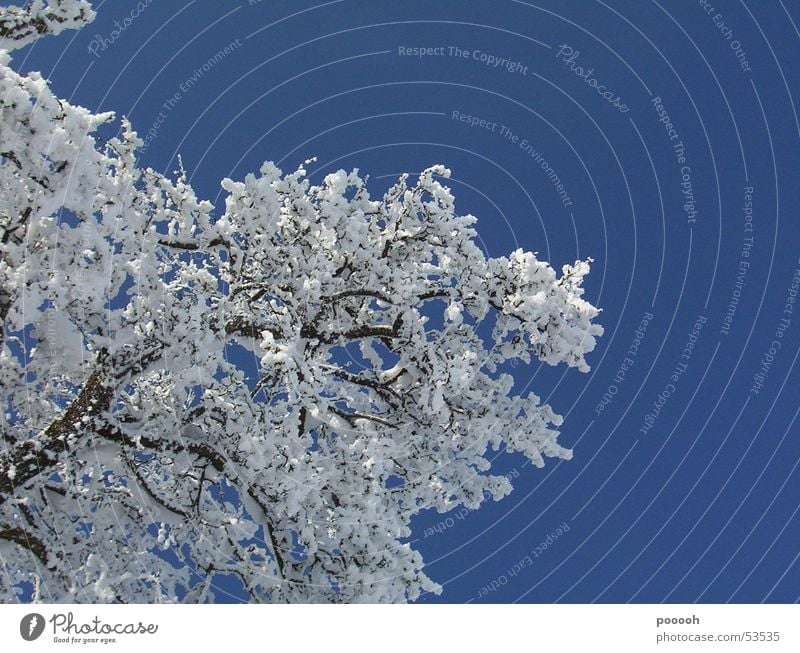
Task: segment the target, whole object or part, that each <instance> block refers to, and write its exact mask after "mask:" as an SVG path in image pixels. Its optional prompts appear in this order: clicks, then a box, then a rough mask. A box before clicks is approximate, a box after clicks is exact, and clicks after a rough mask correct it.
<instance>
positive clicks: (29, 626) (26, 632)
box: [19, 612, 44, 642]
mask: <svg viewBox="0 0 800 653" xmlns="http://www.w3.org/2000/svg"><path fill="white" fill-rule="evenodd" d="M43 632H44V617H43V616H42V615H40V614H37V613H36V612H31V613H30V614H26V615H25V616H24V617H22V621H20V622H19V634H20V635H22V639H24V640H25V641H26V642H32V641H33V640H35V639H37V638H38V637H39V635H41V634H42V633H43Z"/></svg>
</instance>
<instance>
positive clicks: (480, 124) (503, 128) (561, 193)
mask: <svg viewBox="0 0 800 653" xmlns="http://www.w3.org/2000/svg"><path fill="white" fill-rule="evenodd" d="M450 118H451V119H452V120H456V121H458V122H463V123H465V124H467V125H469V126H470V127H475V128H477V129H485V130H487V131H490V132H492V133H493V134H497V135H499V136H500V137H502V138H503V139H505V140H506V141H508V142H509V143H511V144H512V145H516V146H517V147H519V148H520V149H521V150H522V151H523V152H525V154H527V155H528V156H529V157H530V158H531V159H533V161H534V162H535V163H536V164H537V165H538V166H539V167H540V168H541V169H542V172H544V174H545V176H546V177H547V179H548V180H549V181H550V183H551V184H552V185H553V188H554V189H555V191H556V192H557V193H558V197H559V199H560V200H561V205H562V206H563V207H564V208H568V207H570V206H572V199H571V198H570V196H569V193H567V190H566V188H565V187H564V184H563V183H562V181H561V178H560V177H559V176H558V175H557V174H556V172H555V170H553V166H551V165H550V163H549V162H548V161H547V159H546V158H544V157H543V156H542V154H541V153H540V152H539V150H538V149H536V148H535V147H534V146H533V144H532V143H530V142H529V141H528V139H527V138H521V137H520V136H519V135H518V134H517V133H515V132H514V130H512V129H511V127H509V126H508V125H503V124H501V123H499V122H497V121H494V120H489V119H487V118H482V117H480V116H475V115H471V114H468V113H465V112H463V111H461V110H459V109H454V110H453V111H452V112H451V113H450Z"/></svg>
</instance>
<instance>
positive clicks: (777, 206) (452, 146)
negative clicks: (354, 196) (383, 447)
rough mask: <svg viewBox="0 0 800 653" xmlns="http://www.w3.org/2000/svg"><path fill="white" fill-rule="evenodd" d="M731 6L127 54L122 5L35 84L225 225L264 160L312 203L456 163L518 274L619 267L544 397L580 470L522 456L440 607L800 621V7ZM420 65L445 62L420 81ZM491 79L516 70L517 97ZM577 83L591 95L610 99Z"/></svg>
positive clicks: (395, 7) (474, 525)
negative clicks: (567, 266) (586, 350)
mask: <svg viewBox="0 0 800 653" xmlns="http://www.w3.org/2000/svg"><path fill="white" fill-rule="evenodd" d="M712 4H713V8H712V5H711V4H708V3H704V2H695V1H689V0H686V1H672V2H666V1H661V2H654V1H650V0H647V1H642V2H638V1H637V2H634V1H632V0H631V1H627V2H608V3H604V2H600V1H599V0H597V1H594V0H585V1H580V2H579V1H577V0H573V1H569V2H554V1H545V0H542V1H541V2H537V3H535V6H534V3H523V2H513V1H511V0H492V1H491V2H490V1H489V0H486V1H477V0H476V1H463V2H456V1H443V2H430V1H428V0H426V1H424V2H423V1H410V2H409V1H403V2H370V3H366V2H356V1H355V0H339V1H336V2H327V3H320V2H315V3H309V2H296V1H292V2H290V1H289V0H264V1H263V2H259V3H250V2H248V0H235V1H233V0H226V1H224V2H220V1H219V0H195V1H193V2H184V0H171V1H167V0H152V1H151V3H150V4H149V6H147V8H146V9H145V10H144V11H143V12H142V13H141V15H139V16H138V17H136V18H135V20H133V21H132V22H131V24H130V26H129V27H128V28H127V29H125V30H124V31H123V32H121V33H120V34H119V35H118V38H116V39H115V40H113V42H111V39H112V30H114V21H115V20H117V21H120V22H122V21H123V20H124V19H125V17H126V16H131V15H132V12H133V13H136V5H137V3H136V2H134V1H133V0H124V1H123V0H114V2H110V1H106V2H96V3H95V7H96V9H97V10H98V18H97V20H96V21H95V23H94V24H93V25H92V26H90V27H89V28H88V29H85V30H83V31H81V32H78V33H65V34H63V35H62V36H60V37H58V38H56V39H47V40H44V41H42V42H40V43H39V44H37V45H35V46H34V47H33V48H29V49H26V50H24V51H20V52H18V53H16V54H15V57H14V58H15V60H16V65H17V66H18V67H21V68H23V69H25V70H28V69H38V70H41V71H42V72H43V73H44V74H45V75H46V76H49V77H51V78H52V83H53V86H54V88H55V89H56V91H57V92H58V93H59V94H60V95H61V96H66V97H69V98H71V99H72V101H73V102H74V103H78V104H82V105H84V106H87V107H89V108H91V109H92V110H98V111H99V110H115V111H117V112H118V114H120V115H123V114H124V115H128V116H129V117H130V118H131V119H132V121H133V122H134V125H135V126H136V128H137V129H138V131H139V132H140V134H142V135H145V134H146V132H147V131H148V129H150V127H151V126H152V125H153V124H154V123H155V121H156V120H157V118H158V115H159V112H160V111H161V112H163V113H162V120H163V124H162V125H161V126H160V128H159V129H158V130H157V133H156V137H155V139H154V140H153V142H152V144H151V146H150V147H149V148H148V150H147V151H146V153H145V155H144V157H143V161H144V163H146V164H147V165H150V166H152V167H154V168H157V169H159V170H164V171H169V170H173V169H175V168H176V167H177V159H176V155H177V154H178V153H180V154H182V156H183V161H184V164H185V166H186V168H187V170H188V171H189V174H190V176H191V179H192V182H193V184H194V186H195V188H196V189H197V190H198V191H199V194H201V195H202V196H205V197H208V198H209V199H212V200H214V199H218V192H219V186H218V181H219V179H221V178H222V177H225V176H232V177H234V178H241V177H242V176H243V175H244V174H246V173H247V172H248V171H252V170H255V169H257V168H258V167H259V165H260V164H261V162H262V161H264V160H267V159H269V160H274V161H276V162H278V163H279V165H280V166H281V167H283V168H284V170H289V169H293V168H295V167H296V166H297V165H298V164H299V163H300V162H302V161H303V160H304V159H306V158H309V157H312V156H316V157H318V164H316V165H315V166H313V167H312V168H311V170H312V171H313V175H312V179H314V180H319V179H320V178H321V175H322V174H324V173H326V172H328V171H330V170H333V169H338V168H340V167H343V168H347V169H349V168H353V167H357V168H359V169H360V170H361V171H362V172H363V173H369V174H370V176H371V179H372V182H371V183H372V187H373V188H374V189H375V193H376V194H379V193H380V192H381V191H382V189H384V188H385V187H386V186H387V185H388V184H389V183H390V181H391V177H393V176H395V175H396V174H398V173H401V172H404V171H408V172H418V171H420V170H421V169H423V168H425V167H427V166H428V165H430V164H432V163H444V164H446V165H447V166H448V167H450V168H451V169H452V171H453V179H452V183H451V184H450V185H451V186H452V188H453V189H454V192H455V193H456V200H457V207H458V209H459V211H461V212H463V213H467V212H470V213H473V214H475V215H477V216H478V217H479V223H478V229H479V232H480V236H481V238H482V240H483V243H484V246H485V247H486V249H487V250H488V251H489V252H490V253H491V254H493V255H499V254H502V253H506V252H508V251H509V250H510V249H513V248H515V247H518V246H519V247H523V248H525V249H531V250H534V251H537V252H539V253H540V254H541V256H542V257H544V258H546V259H547V260H549V261H550V262H551V263H552V264H553V265H555V266H557V267H560V265H561V264H563V263H566V262H572V261H573V260H574V259H575V258H576V257H578V256H580V257H582V258H583V257H592V258H593V259H594V260H595V263H594V267H593V269H592V273H591V275H590V277H589V278H588V282H587V288H588V290H587V297H588V298H589V299H590V301H592V302H593V303H595V304H596V305H599V306H601V307H602V308H603V311H604V312H603V314H602V319H601V320H600V321H601V323H602V324H604V326H605V327H606V335H605V336H604V337H603V338H602V339H601V340H600V343H599V347H598V349H597V350H595V352H593V353H592V354H591V355H590V357H589V361H590V363H591V364H592V368H593V369H592V371H591V373H589V374H586V375H584V374H580V373H579V372H577V371H575V370H565V369H562V368H541V369H540V368H533V369H531V370H530V374H528V375H527V376H528V377H532V378H530V382H531V387H532V388H533V389H534V390H535V391H536V392H537V393H538V394H540V395H542V396H543V398H544V399H545V400H547V401H548V402H550V403H551V404H552V405H553V407H554V408H555V409H556V411H557V412H560V413H561V414H562V415H564V416H565V423H564V426H563V428H562V436H561V440H562V442H563V443H564V444H566V445H567V446H573V447H574V449H575V457H574V458H573V460H571V461H569V462H562V463H560V464H552V463H551V464H549V465H548V466H547V467H546V468H545V469H544V470H536V469H534V468H532V467H531V466H530V465H527V466H525V465H524V464H523V463H522V461H520V460H519V459H517V458H515V457H511V456H501V457H499V458H498V460H497V465H498V469H505V470H507V471H508V472H510V473H512V474H513V475H516V474H518V476H517V477H516V479H515V480H514V484H515V487H516V489H515V492H514V493H513V494H512V495H511V496H509V497H508V498H506V499H504V500H503V501H502V502H499V503H496V504H487V505H485V506H484V507H483V508H482V509H481V510H480V511H477V512H473V513H470V514H469V515H467V516H465V517H464V518H461V519H459V518H457V517H456V515H454V514H451V515H436V514H431V515H424V516H423V517H421V518H419V519H417V520H416V521H415V532H416V539H417V541H416V544H415V545H416V546H418V547H419V549H420V550H421V551H422V553H423V554H424V556H425V559H426V560H427V562H428V567H427V571H428V573H429V575H431V576H432V577H433V578H434V579H435V580H437V581H439V582H440V583H442V584H443V585H444V587H445V591H444V593H443V595H442V596H441V597H438V598H437V597H425V598H424V599H423V601H446V602H466V601H492V602H513V601H523V602H553V601H561V602H572V603H579V602H580V603H583V602H595V601H597V602H628V601H634V602H661V601H670V602H694V601H703V602H727V601H735V602H761V601H769V602H796V601H797V600H798V595H799V594H800V563H798V550H799V547H798V543H799V542H800V519H799V518H798V514H797V513H798V505H799V502H798V497H799V495H800V472H798V469H797V466H798V460H800V437H798V436H800V426H799V425H798V422H797V421H796V418H797V413H798V410H799V409H800V402H799V401H798V392H797V387H798V372H797V365H796V363H797V356H798V353H800V347H799V346H798V344H799V343H800V339H798V333H800V306H798V307H797V309H795V310H794V311H793V312H791V313H784V305H785V303H786V298H787V296H788V295H789V293H790V289H791V287H792V284H793V276H794V271H795V270H797V269H798V268H800V262H799V261H798V257H800V247H798V237H800V227H798V209H799V208H800V185H798V183H797V178H798V173H799V172H800V123H799V122H798V115H797V108H796V100H797V99H798V96H800V47H798V44H799V43H800V33H798V27H797V26H798V25H800V7H798V3H797V2H791V1H788V0H783V2H781V1H780V0H778V1H776V2H769V3H761V2H754V1H753V0H748V1H747V2H735V1H733V0H726V1H724V2H722V1H719V2H714V3H712ZM703 5H705V7H704V6H703ZM729 30H732V31H729ZM103 39H105V42H104V45H105V49H99V48H98V47H97V44H99V43H102V42H103ZM237 39H238V41H237ZM93 42H94V43H95V45H94V46H93V45H92V43H93ZM231 44H234V46H233V48H232V50H231V52H230V54H228V55H227V56H225V57H223V58H218V59H217V61H216V62H215V63H214V64H213V65H211V66H206V71H205V72H203V73H202V75H201V76H199V77H198V76H197V75H196V74H195V71H197V70H198V69H199V70H202V66H203V64H205V63H207V62H209V61H210V60H212V59H213V58H214V56H215V54H216V53H217V52H218V51H220V50H223V49H224V48H225V46H230V45H231ZM562 45H566V46H569V48H571V49H572V52H573V57H572V59H570V58H569V56H568V55H569V53H570V50H567V49H562V48H561V46H562ZM401 46H402V47H403V48H415V47H425V48H440V49H439V50H435V51H434V52H435V54H432V55H430V56H426V57H425V58H422V59H420V58H419V57H414V56H401V55H400V53H399V52H400V51H399V48H400V47H401ZM451 47H452V48H456V47H457V48H459V49H461V50H463V51H467V56H466V57H463V56H462V57H459V56H451V55H455V52H456V51H455V50H454V49H453V50H451ZM90 48H94V49H95V50H96V56H95V55H93V54H92V53H91V52H90ZM737 48H738V52H737ZM576 51H577V52H578V54H577V56H575V55H574V52H576ZM559 52H561V56H559ZM481 54H485V55H487V56H488V55H491V56H492V57H496V58H498V59H503V58H504V59H506V60H508V61H510V62H516V63H515V65H514V66H509V67H503V66H500V67H496V68H495V67H492V66H490V65H487V63H486V62H485V61H482V60H481ZM737 54H738V56H737ZM577 66H581V67H582V68H583V73H584V74H586V72H587V71H588V70H589V69H594V72H593V73H591V74H590V75H589V78H588V79H584V78H582V77H580V76H579V73H580V72H581V70H579V69H578V68H577ZM514 68H517V70H514ZM193 75H195V83H193V84H192V85H191V88H189V87H188V86H187V85H186V82H187V80H189V79H190V78H192V76H193ZM592 79H596V80H597V84H601V85H603V86H604V87H605V88H606V89H608V90H610V91H612V92H613V95H614V97H617V96H619V98H620V99H619V101H618V102H617V104H624V105H626V107H627V109H628V111H626V112H623V111H620V108H622V107H618V106H614V104H613V103H612V102H609V101H607V100H606V99H604V98H603V97H601V96H600V95H599V93H598V90H597V89H596V88H594V87H593V85H592V83H591V80H592ZM182 84H183V85H184V88H185V89H188V90H185V91H182V90H181V85H182ZM176 93H179V94H180V96H179V98H178V99H177V102H175V103H174V107H171V108H168V109H165V108H164V104H165V102H166V101H167V100H168V99H169V98H174V97H175V94H176ZM657 97H660V98H661V100H662V102H661V105H662V106H663V109H664V111H665V112H666V114H667V115H668V116H669V121H670V122H671V123H672V125H673V126H674V130H675V131H674V132H673V139H672V140H671V139H670V135H671V134H670V133H669V131H668V129H667V128H666V127H665V125H664V124H663V123H662V122H659V117H660V116H659V113H658V110H657V107H656V106H655V104H654V103H653V100H654V99H655V98H657ZM454 111H458V112H460V113H463V114H467V115H470V116H476V117H478V118H479V119H484V120H486V123H485V124H488V125H489V127H488V128H482V127H481V126H475V127H470V126H469V125H468V124H467V123H465V122H463V121H460V120H455V119H453V112H454ZM459 115H460V114H459ZM665 120H666V118H665ZM492 123H496V124H497V126H496V127H494V128H492V127H491V124H492ZM502 126H505V127H506V128H507V129H508V131H509V132H510V133H511V134H513V135H516V136H517V137H518V138H517V141H516V142H514V141H513V140H511V139H507V138H506V136H505V135H503V134H501V128H502ZM523 139H525V140H526V141H527V142H528V143H529V144H531V146H532V147H533V148H535V150H536V151H537V152H538V153H540V156H541V157H542V159H543V160H544V161H546V163H545V166H547V165H549V166H550V167H551V168H552V170H553V171H554V173H555V174H557V175H558V177H559V178H560V180H561V182H562V184H563V186H564V188H565V191H566V193H567V195H568V198H569V202H571V203H570V205H568V206H566V207H565V206H564V204H565V201H566V200H562V198H561V197H559V193H558V192H557V191H556V189H555V188H554V185H553V182H552V181H551V179H549V178H548V176H547V174H546V173H545V172H544V171H543V169H542V165H541V160H542V159H540V160H539V161H537V160H535V158H534V157H533V156H531V154H530V153H529V152H526V151H525V149H524V148H523V147H521V145H522V144H523ZM680 142H682V144H683V146H685V153H684V156H685V162H681V161H679V160H678V158H677V155H678V152H676V150H675V149H674V147H673V146H674V145H676V144H677V143H680ZM684 166H686V168H684ZM682 168H683V170H682ZM687 168H688V169H687ZM684 175H686V176H684ZM682 182H685V184H684V186H685V187H686V190H688V186H689V184H691V194H692V195H691V198H692V199H693V201H694V205H693V207H690V208H691V209H692V210H693V211H696V214H690V213H687V212H686V211H685V210H684V204H685V203H686V200H687V197H688V196H687V195H684V193H683V190H684V189H683V188H682V186H681V184H682ZM746 187H752V189H753V193H752V200H751V201H752V208H753V211H752V231H750V232H748V231H745V226H746V223H745V214H744V212H743V207H744V202H745V200H746V198H745V188H746ZM748 237H752V238H753V240H752V247H750V248H749V249H746V248H745V245H746V244H750V243H749V241H746V240H745V239H746V238H748ZM743 249H746V251H747V252H748V253H749V256H747V255H746V254H743ZM741 261H745V262H747V263H749V267H748V268H747V271H746V273H745V274H743V275H740V278H739V279H737V275H739V273H740V271H741V269H740V264H741ZM737 283H738V284H739V285H738V286H737ZM734 294H736V297H738V304H736V306H735V312H733V313H732V319H731V321H730V324H729V329H728V332H724V329H723V327H724V326H725V322H724V321H723V320H724V317H725V315H726V313H728V312H729V311H730V305H731V301H732V299H734ZM646 314H651V315H652V316H653V317H652V319H651V320H649V322H648V324H647V329H646V333H645V335H644V338H643V339H642V341H641V344H640V346H639V348H638V351H637V353H636V355H635V357H633V358H632V359H631V360H632V361H633V364H632V365H628V367H629V369H628V370H627V371H626V372H625V377H624V380H621V381H619V380H618V381H617V382H615V380H614V379H615V377H617V379H619V378H620V377H619V376H618V371H619V370H620V367H621V366H622V365H623V364H624V361H625V358H626V352H628V351H629V349H630V346H631V344H632V342H633V341H634V338H635V337H636V335H635V332H636V330H637V328H638V327H639V325H640V323H641V322H642V319H643V317H644V316H645V315H646ZM781 318H789V323H788V326H786V329H785V331H784V332H783V336H782V337H780V338H778V337H777V336H776V335H775V334H776V331H777V330H778V329H779V327H780V326H781V322H780V321H781ZM698 319H700V320H701V321H702V320H705V323H704V324H703V325H702V329H701V330H700V332H699V336H698V337H697V339H696V343H695V346H694V347H693V348H692V349H691V354H690V356H688V359H687V357H684V358H682V353H683V352H684V349H685V347H686V345H687V343H688V342H689V341H690V338H689V334H690V332H691V331H692V329H693V328H694V325H695V323H696V322H697V321H698ZM775 340H779V342H780V350H779V351H777V352H776V356H775V357H774V361H773V362H772V363H771V364H770V365H769V367H768V373H767V374H766V377H765V378H763V379H760V380H759V383H760V384H761V385H762V387H761V388H760V389H758V388H755V389H758V390H759V391H758V394H756V393H754V392H752V390H753V389H754V375H755V374H757V373H758V372H759V370H760V369H761V368H762V359H763V358H764V355H765V354H767V353H768V352H769V350H770V347H771V346H772V345H771V343H772V342H773V341H775ZM682 362H684V363H686V369H685V371H683V372H682V373H681V374H680V375H679V376H678V381H677V382H674V383H673V381H672V379H671V378H670V377H671V376H672V374H673V373H674V371H675V369H676V367H678V365H679V364H680V363H682ZM520 378H521V379H523V380H527V379H525V375H524V374H520ZM670 384H671V385H670ZM609 386H614V388H612V392H613V391H614V389H616V393H615V394H614V395H613V398H612V399H611V401H610V403H608V404H607V405H606V406H605V408H604V410H602V411H601V412H598V411H597V410H596V408H597V406H598V404H599V403H600V402H601V401H602V398H603V395H604V393H607V392H608V391H609ZM662 393H666V394H668V395H669V396H667V397H665V399H664V400H662V403H663V405H662V406H661V407H660V409H658V410H657V409H655V408H654V402H655V401H657V400H658V397H659V395H662V396H663V394H662ZM608 396H610V395H608ZM648 413H650V414H651V415H654V414H656V413H657V415H656V416H655V418H654V420H650V422H651V423H652V426H651V428H649V429H648V430H646V431H642V430H641V429H642V426H643V425H644V424H646V422H645V420H646V419H648V418H647V415H648ZM462 516H463V515H462ZM448 517H450V518H451V519H450V520H449V521H447V519H448ZM562 524H566V525H567V527H568V529H569V530H566V529H564V528H563V527H562ZM559 528H561V534H560V535H558V534H557V529H559ZM426 533H427V534H428V535H427V537H426V536H425V535H426ZM553 533H556V537H555V539H553V536H552V535H551V534H553ZM549 535H550V542H551V544H549V546H547V547H546V548H541V547H540V545H541V544H542V543H543V542H547V540H548V536H549ZM537 547H538V549H537ZM533 552H536V553H537V554H538V555H537V556H534V554H533ZM526 556H530V557H529V558H528V560H530V561H531V562H532V564H528V560H525V559H526ZM521 561H524V562H523V563H522V564H520V562H521ZM515 569H516V571H515Z"/></svg>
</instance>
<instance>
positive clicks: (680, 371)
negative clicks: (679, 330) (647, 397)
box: [639, 313, 708, 435]
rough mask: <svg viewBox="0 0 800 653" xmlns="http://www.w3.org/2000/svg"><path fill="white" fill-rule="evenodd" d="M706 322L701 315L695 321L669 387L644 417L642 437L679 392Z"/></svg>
mask: <svg viewBox="0 0 800 653" xmlns="http://www.w3.org/2000/svg"><path fill="white" fill-rule="evenodd" d="M706 322H708V318H707V317H706V316H705V315H703V314H702V313H701V314H700V315H698V316H697V320H695V323H694V326H693V327H692V330H691V331H690V332H689V334H688V336H687V340H686V344H685V345H684V347H683V350H682V351H681V355H680V358H678V362H677V363H676V364H675V368H674V369H673V370H672V374H670V377H669V383H667V385H665V386H664V389H663V390H662V391H661V392H659V393H658V396H657V397H656V399H655V401H653V408H652V409H651V410H650V412H649V413H647V414H646V415H645V416H644V421H643V422H642V426H641V427H640V428H639V432H640V433H641V434H642V435H647V433H648V432H649V431H650V429H652V428H653V425H654V424H655V423H656V420H657V419H658V418H659V416H660V415H661V409H662V408H664V406H665V405H666V404H667V402H668V401H669V398H670V397H671V396H672V395H674V394H675V392H676V391H677V389H678V384H679V383H680V381H681V379H682V378H683V375H684V374H685V373H686V371H687V370H688V369H689V361H690V360H691V358H692V354H693V353H694V348H695V345H696V344H697V341H698V340H699V339H700V333H701V331H702V330H703V327H704V326H705V324H706Z"/></svg>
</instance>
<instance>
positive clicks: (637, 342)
mask: <svg viewBox="0 0 800 653" xmlns="http://www.w3.org/2000/svg"><path fill="white" fill-rule="evenodd" d="M653 317H654V316H653V314H652V313H650V312H649V311H645V314H644V315H643V316H642V319H641V321H640V322H639V325H638V326H637V327H636V330H635V331H634V332H633V340H631V344H630V345H628V351H627V352H625V358H623V359H622V362H621V363H620V364H619V367H618V368H617V373H616V374H615V375H614V378H613V379H612V382H611V383H610V384H609V386H608V388H607V389H606V391H605V392H604V393H603V396H602V397H601V399H600V401H599V402H598V404H597V406H595V408H594V412H595V415H599V414H600V413H602V412H603V411H604V410H605V409H606V407H607V406H608V405H609V404H610V403H611V402H612V401H614V397H616V396H617V393H618V392H619V386H620V385H622V382H623V381H624V380H625V377H626V376H627V374H628V370H630V369H631V368H632V367H633V364H634V363H635V362H636V356H637V355H638V354H639V347H640V346H641V344H642V341H643V340H644V337H645V335H646V334H647V327H648V326H649V325H650V321H651V320H652V319H653Z"/></svg>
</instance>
